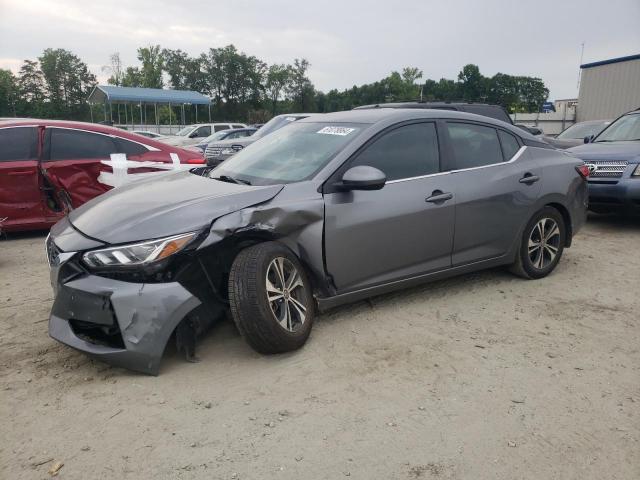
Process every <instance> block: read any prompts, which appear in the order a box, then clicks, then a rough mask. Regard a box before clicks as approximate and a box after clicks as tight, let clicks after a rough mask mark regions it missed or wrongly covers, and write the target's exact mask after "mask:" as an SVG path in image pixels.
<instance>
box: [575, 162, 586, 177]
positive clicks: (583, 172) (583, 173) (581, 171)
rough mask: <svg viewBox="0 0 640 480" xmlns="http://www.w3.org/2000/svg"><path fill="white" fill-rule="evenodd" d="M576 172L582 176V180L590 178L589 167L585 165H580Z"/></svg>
mask: <svg viewBox="0 0 640 480" xmlns="http://www.w3.org/2000/svg"><path fill="white" fill-rule="evenodd" d="M576 171H577V172H578V173H579V174H580V176H581V177H582V178H584V179H587V178H589V167H587V166H586V165H585V164H582V165H578V166H577V167H576Z"/></svg>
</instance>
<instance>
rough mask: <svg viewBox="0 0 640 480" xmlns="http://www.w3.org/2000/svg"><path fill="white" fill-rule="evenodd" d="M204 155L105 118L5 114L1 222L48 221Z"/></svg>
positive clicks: (32, 226)
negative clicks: (97, 120) (58, 118)
mask: <svg viewBox="0 0 640 480" xmlns="http://www.w3.org/2000/svg"><path fill="white" fill-rule="evenodd" d="M204 162H205V160H204V158H203V157H201V156H199V155H198V154H197V153H195V152H193V151H189V150H184V149H182V148H179V147H172V146H170V145H166V144H164V143H161V142H157V141H155V140H152V139H150V138H147V137H143V136H141V135H136V134H132V133H128V132H127V131H125V130H121V129H118V128H113V127H108V126H104V125H96V124H91V123H81V122H68V121H53V120H20V119H16V120H12V121H2V122H0V226H1V227H2V230H3V231H8V232H11V231H20V230H38V229H45V228H49V227H50V226H52V225H53V224H54V223H56V222H57V221H58V220H60V219H61V218H62V217H64V215H65V214H66V213H68V212H69V210H71V209H73V208H76V207H79V206H80V205H82V204H83V203H85V202H87V201H89V200H91V199H92V198H94V197H97V196H98V195H100V194H102V193H104V192H106V191H108V190H110V189H111V188H113V187H115V186H119V185H122V184H124V183H128V182H131V181H135V180H136V179H140V178H144V177H148V176H150V175H157V174H162V173H163V172H166V171H167V170H181V169H188V168H193V167H198V166H199V165H200V166H204Z"/></svg>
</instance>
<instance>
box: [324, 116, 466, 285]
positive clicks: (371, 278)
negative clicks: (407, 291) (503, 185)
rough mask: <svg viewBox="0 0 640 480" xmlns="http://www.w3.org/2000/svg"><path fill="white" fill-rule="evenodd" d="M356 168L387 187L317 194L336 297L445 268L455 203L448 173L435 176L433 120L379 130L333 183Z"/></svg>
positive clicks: (448, 260)
mask: <svg viewBox="0 0 640 480" xmlns="http://www.w3.org/2000/svg"><path fill="white" fill-rule="evenodd" d="M357 165H368V166H371V167H375V168H378V169H380V170H382V171H383V172H384V173H385V174H386V176H387V183H386V184H385V186H384V187H383V188H382V189H381V190H373V191H363V190H361V191H348V192H343V191H335V192H331V191H330V190H328V191H329V192H330V193H326V194H325V195H324V200H325V238H324V242H325V252H326V267H327V270H328V273H329V274H330V275H331V276H332V278H333V281H334V284H335V286H336V288H337V289H338V292H339V293H345V292H349V291H354V290H359V289H362V288H367V287H371V286H375V285H379V284H384V283H387V282H391V281H395V280H401V279H404V278H410V277H413V276H417V275H421V274H425V273H429V272H433V271H438V270H444V269H447V268H449V267H450V266H451V251H452V243H453V229H454V208H455V201H454V200H455V199H454V196H453V191H454V190H453V185H452V182H451V175H449V174H448V173H440V154H439V149H438V136H437V129H436V124H435V122H417V123H411V124H404V125H401V126H399V127H395V128H392V129H391V130H387V131H385V132H383V133H382V134H381V135H379V136H378V137H376V138H374V140H373V141H372V142H370V143H369V144H368V145H366V146H365V147H364V148H363V149H362V150H361V151H360V152H358V153H357V154H356V155H355V157H354V158H352V159H351V160H349V161H348V162H347V164H346V165H345V166H343V167H342V168H341V169H340V170H339V171H338V172H337V175H338V177H339V178H341V176H342V173H344V171H346V170H347V169H348V168H351V167H353V166H357ZM336 180H337V179H336ZM437 199H440V200H437ZM434 200H437V201H434Z"/></svg>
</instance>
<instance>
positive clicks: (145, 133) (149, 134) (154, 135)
mask: <svg viewBox="0 0 640 480" xmlns="http://www.w3.org/2000/svg"><path fill="white" fill-rule="evenodd" d="M131 133H135V134H137V135H142V136H143V137H149V138H162V137H164V135H161V134H159V133H156V132H150V131H149V130H132V131H131Z"/></svg>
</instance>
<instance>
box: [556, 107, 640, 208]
mask: <svg viewBox="0 0 640 480" xmlns="http://www.w3.org/2000/svg"><path fill="white" fill-rule="evenodd" d="M585 140H586V141H589V143H587V144H584V145H581V146H578V147H573V148H570V149H568V150H567V152H569V153H570V154H571V155H574V156H576V157H578V158H580V159H582V160H583V161H584V162H585V163H586V165H587V167H588V168H589V172H590V174H589V209H590V210H592V211H593V212H597V213H609V212H621V213H630V214H634V213H636V214H637V213H640V109H638V110H635V111H633V112H629V113H626V114H624V115H622V116H621V117H618V118H617V119H616V120H615V121H613V122H612V123H611V124H610V125H609V126H608V127H606V128H605V129H604V130H603V131H602V132H600V133H599V134H598V135H597V136H596V137H595V138H593V139H592V138H590V137H587V138H585Z"/></svg>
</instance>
